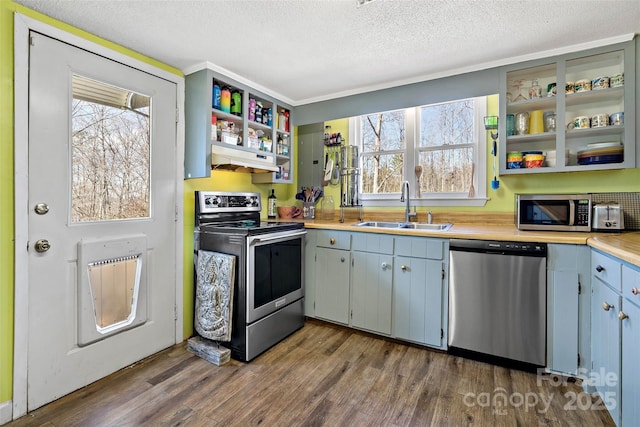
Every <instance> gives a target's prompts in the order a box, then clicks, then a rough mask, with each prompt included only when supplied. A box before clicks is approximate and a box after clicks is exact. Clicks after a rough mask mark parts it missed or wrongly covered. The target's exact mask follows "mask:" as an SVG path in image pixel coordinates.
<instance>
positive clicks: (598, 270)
mask: <svg viewBox="0 0 640 427" xmlns="http://www.w3.org/2000/svg"><path fill="white" fill-rule="evenodd" d="M596 271H597V272H598V273H602V272H603V271H604V267H603V266H601V265H600V264H598V265H596Z"/></svg>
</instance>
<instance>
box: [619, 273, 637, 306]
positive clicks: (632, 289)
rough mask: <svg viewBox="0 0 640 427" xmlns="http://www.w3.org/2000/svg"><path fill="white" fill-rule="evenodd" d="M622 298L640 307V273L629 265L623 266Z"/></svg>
mask: <svg viewBox="0 0 640 427" xmlns="http://www.w3.org/2000/svg"><path fill="white" fill-rule="evenodd" d="M634 293H635V294H634ZM622 296H623V297H625V298H627V299H628V300H629V301H632V302H634V303H635V304H637V305H639V306H640V271H638V270H635V269H633V268H631V267H629V266H627V265H623V266H622Z"/></svg>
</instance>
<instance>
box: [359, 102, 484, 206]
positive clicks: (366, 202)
mask: <svg viewBox="0 0 640 427" xmlns="http://www.w3.org/2000/svg"><path fill="white" fill-rule="evenodd" d="M466 99H472V100H473V101H474V106H473V110H474V123H475V124H476V126H475V128H474V131H473V140H474V141H475V149H474V150H473V162H474V164H475V166H474V176H473V186H474V189H475V196H474V197H472V198H470V197H468V194H467V193H427V192H424V191H423V192H422V194H421V197H420V198H418V197H417V195H416V194H417V192H416V177H415V172H414V171H415V165H416V159H417V158H418V157H419V156H418V153H419V152H421V151H432V150H434V149H436V150H437V149H438V147H420V146H419V142H420V126H419V123H417V122H416V120H417V119H416V118H417V117H420V109H421V108H422V107H425V106H429V105H438V104H439V103H434V104H427V105H420V106H418V107H413V108H407V109H406V110H405V117H406V119H405V120H406V121H405V124H406V147H405V150H404V170H403V179H404V180H406V181H409V193H410V199H411V205H413V206H484V205H485V204H486V202H487V200H488V198H487V173H488V172H487V149H488V145H487V131H486V130H485V129H484V116H485V115H486V112H487V97H486V96H481V97H477V98H466ZM463 100H464V99H460V100H452V101H447V102H457V101H463ZM371 114H375V113H371ZM361 117H362V116H356V117H351V118H350V119H349V135H353V136H354V138H353V140H354V141H357V144H356V145H358V146H359V150H360V153H361V154H360V167H362V152H363V150H362V131H361V129H362V127H361ZM465 146H467V145H464V144H463V145H460V147H465ZM396 152H398V151H397V150H389V151H386V152H385V154H392V153H396ZM423 179H424V177H423ZM360 181H361V182H360V183H359V185H360V188H362V174H361V175H360ZM360 200H361V201H362V205H363V206H385V207H389V206H395V205H396V204H398V205H399V204H400V192H397V193H385V194H361V195H360Z"/></svg>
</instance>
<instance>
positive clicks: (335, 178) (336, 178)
mask: <svg viewBox="0 0 640 427" xmlns="http://www.w3.org/2000/svg"><path fill="white" fill-rule="evenodd" d="M333 156H334V159H333V171H332V175H331V185H338V184H339V183H340V168H339V167H337V165H338V164H339V163H340V162H339V159H338V153H337V152H336V153H333Z"/></svg>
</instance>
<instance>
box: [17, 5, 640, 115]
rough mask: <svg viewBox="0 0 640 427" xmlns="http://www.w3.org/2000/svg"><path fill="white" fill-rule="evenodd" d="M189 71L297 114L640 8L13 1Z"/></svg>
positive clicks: (590, 37) (622, 20)
mask: <svg viewBox="0 0 640 427" xmlns="http://www.w3.org/2000/svg"><path fill="white" fill-rule="evenodd" d="M15 1H16V3H20V4H22V5H25V6H27V7H29V8H31V9H34V10H37V11H39V12H42V13H44V14H46V15H48V16H51V17H53V18H56V19H58V20H60V21H63V22H66V23H69V24H71V25H73V26H75V27H78V28H81V29H83V30H86V31H88V32H90V33H93V34H95V35H98V36H100V37H102V38H105V39H107V40H111V41H113V42H116V43H118V44H120V45H123V46H125V47H128V48H130V49H133V50H135V51H138V52H140V53H143V54H145V55H147V56H150V57H152V58H155V59H158V60H159V61H161V62H163V63H166V64H168V65H171V66H174V67H176V68H179V69H181V70H186V71H194V70H195V69H196V68H197V67H198V66H199V65H202V64H203V63H205V62H209V63H210V64H213V66H214V67H215V68H216V69H218V70H222V71H226V72H229V73H231V74H232V75H235V76H237V77H240V78H241V80H243V81H245V82H246V83H249V84H252V85H253V86H255V87H256V88H259V89H263V90H264V89H267V90H266V91H267V93H270V94H272V95H274V96H276V97H278V98H281V99H283V100H285V101H288V102H289V103H291V104H294V105H300V104H305V103H309V102H313V101H317V100H322V99H329V98H335V97H339V96H343V95H348V94H353V93H359V92H365V91H369V90H373V89H378V88H384V87H389V86H396V85H399V84H403V83H409V82H415V81H420V80H427V79H430V78H434V77H440V76H444V75H451V74H456V73H460V72H465V71H473V70H478V69H482V68H487V67H490V66H495V65H502V64H506V63H512V62H516V61H519V60H522V59H528V58H533V57H538V56H540V55H542V54H549V53H550V52H549V51H552V52H562V51H563V49H565V50H575V49H576V48H577V47H579V46H587V47H588V46H590V45H592V44H599V43H600V44H601V43H602V42H601V41H602V40H606V39H610V38H614V39H616V38H618V37H620V36H623V35H628V34H632V33H640V2H639V1H638V0H624V1H616V0H611V1H609V0H607V1H577V0H576V1H574V0H571V1H570V0H555V1H554V0H548V1H547V0H536V1H530V0H527V1H518V0H501V1H498V0H478V1H469V0H439V1H434V0H424V1H420V0H375V1H373V2H371V3H368V4H365V5H363V6H360V7H357V6H356V5H357V1H356V0H321V1H316V0H262V1H254V0H208V1H204V0H200V1H191V0H171V1H162V0H153V1H146V0H135V1H134V0H120V1H106V0H94V1H87V0H74V1H70V0H15Z"/></svg>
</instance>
